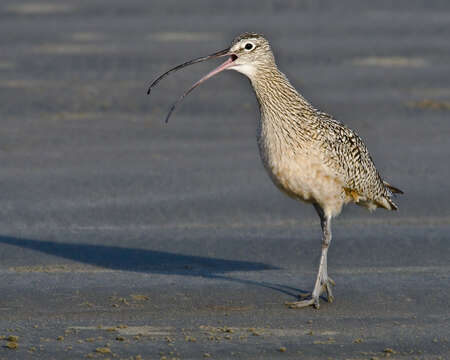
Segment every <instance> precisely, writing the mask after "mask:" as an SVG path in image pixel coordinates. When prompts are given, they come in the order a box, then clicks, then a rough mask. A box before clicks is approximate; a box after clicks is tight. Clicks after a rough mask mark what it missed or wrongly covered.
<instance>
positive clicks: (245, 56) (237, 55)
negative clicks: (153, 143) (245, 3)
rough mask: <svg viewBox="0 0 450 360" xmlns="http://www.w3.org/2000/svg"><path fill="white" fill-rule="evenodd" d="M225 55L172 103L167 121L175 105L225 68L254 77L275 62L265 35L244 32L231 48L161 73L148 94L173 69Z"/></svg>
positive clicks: (148, 92)
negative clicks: (218, 64) (223, 58)
mask: <svg viewBox="0 0 450 360" xmlns="http://www.w3.org/2000/svg"><path fill="white" fill-rule="evenodd" d="M225 56H228V59H227V60H226V61H225V62H224V63H223V64H221V65H220V66H218V67H217V68H215V69H214V70H213V71H211V72H210V73H208V74H207V75H205V76H204V77H202V78H201V79H200V80H199V81H197V82H196V83H195V84H194V85H192V86H191V88H189V90H187V91H186V92H185V93H184V94H183V95H182V96H181V97H180V98H179V99H178V101H177V102H175V104H173V105H172V107H171V109H170V111H169V113H168V115H167V117H166V122H167V121H168V120H169V117H170V115H171V114H172V112H173V110H175V107H176V106H177V105H178V103H180V102H181V101H182V100H183V99H184V97H185V96H187V95H188V94H189V93H190V92H191V91H192V90H194V89H195V88H196V87H197V86H198V85H200V84H201V83H202V82H204V81H206V80H208V79H209V78H211V77H213V76H214V75H216V74H218V73H220V72H222V71H224V70H236V71H238V72H240V73H242V74H244V75H246V76H247V77H248V78H250V79H252V78H253V77H254V76H256V73H257V71H258V69H260V68H261V67H263V66H271V65H274V64H275V60H274V57H273V54H272V50H271V49H270V45H269V42H268V41H267V40H266V39H265V38H264V36H262V35H261V34H256V33H243V34H241V35H239V36H237V37H236V38H235V39H234V40H233V42H232V43H231V46H230V47H229V48H226V49H224V50H221V51H218V52H216V53H214V54H211V55H208V56H203V57H200V58H197V59H193V60H190V61H187V62H185V63H183V64H181V65H178V66H176V67H174V68H172V69H170V70H168V71H166V72H165V73H164V74H162V75H160V76H159V77H157V78H156V79H155V80H154V81H153V82H152V84H151V85H150V87H149V88H148V91H147V94H150V91H151V89H152V88H153V87H154V86H155V85H156V84H158V83H159V82H160V81H161V80H162V79H163V78H164V77H166V76H167V75H168V74H170V73H171V72H173V71H177V70H180V69H182V68H184V67H186V66H189V65H192V64H196V63H199V62H202V61H206V60H209V59H214V58H219V57H225Z"/></svg>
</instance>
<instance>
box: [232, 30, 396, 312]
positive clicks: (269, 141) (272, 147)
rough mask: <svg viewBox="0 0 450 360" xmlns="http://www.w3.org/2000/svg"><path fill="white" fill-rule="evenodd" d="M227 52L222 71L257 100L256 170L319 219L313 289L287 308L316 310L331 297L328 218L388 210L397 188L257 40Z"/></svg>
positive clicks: (243, 40) (243, 38) (251, 37)
mask: <svg viewBox="0 0 450 360" xmlns="http://www.w3.org/2000/svg"><path fill="white" fill-rule="evenodd" d="M247 47H248V48H247ZM229 53H230V54H233V55H234V56H235V57H236V59H235V60H234V61H233V64H234V65H230V69H233V70H236V71H239V72H241V73H243V74H245V75H246V76H247V77H248V78H249V79H250V81H251V83H252V86H253V89H254V91H255V94H256V97H257V99H258V103H259V109H260V119H259V122H258V129H257V140H258V146H259V151H260V154H261V159H262V161H263V164H264V167H265V168H266V170H267V172H268V174H269V176H270V177H271V179H272V181H273V182H274V183H275V185H276V186H277V187H278V188H279V189H280V190H281V191H283V192H284V193H286V194H287V195H289V196H290V197H293V198H296V199H299V200H303V201H306V202H310V203H312V204H313V205H314V207H315V209H316V211H317V213H318V215H319V217H320V223H321V227H322V254H321V257H320V264H319V271H318V273H317V278H316V282H315V285H314V290H313V292H312V293H311V294H310V297H309V298H308V299H303V298H301V299H300V300H299V301H295V302H292V303H288V305H289V306H290V307H292V308H302V307H305V306H310V305H313V306H314V307H316V308H319V306H320V304H319V298H320V295H321V294H322V293H323V292H326V294H327V298H328V301H329V302H332V301H333V299H334V297H333V294H332V290H331V286H332V285H335V283H334V281H333V280H332V279H331V278H330V277H329V276H328V269H327V259H328V247H329V246H330V243H331V219H332V218H333V217H335V216H337V215H339V213H340V212H341V211H342V207H343V205H345V204H347V203H349V202H354V203H356V204H358V205H362V206H365V207H367V208H368V209H369V210H373V209H375V208H377V207H383V208H385V209H388V210H396V209H397V206H396V205H395V204H394V202H393V201H392V199H391V196H392V193H401V191H400V190H398V189H397V188H395V187H393V186H391V185H389V184H388V183H386V182H384V181H383V180H382V179H381V177H380V174H379V173H378V171H377V169H376V168H375V165H374V163H373V161H372V158H371V157H370V154H369V151H368V150H367V147H366V146H365V145H364V142H363V141H362V140H361V138H360V137H359V136H358V135H357V134H356V133H355V132H354V131H352V130H350V129H349V128H348V127H346V126H345V125H344V124H342V123H341V122H339V121H337V120H336V119H334V118H333V117H332V116H330V115H328V114H326V113H323V112H321V111H318V110H317V109H315V108H314V107H313V106H312V105H311V104H310V103H309V102H308V101H306V100H305V98H303V97H302V96H301V95H300V94H299V93H298V92H297V91H296V90H295V88H294V87H293V86H292V85H291V84H290V82H289V80H288V79H287V77H286V76H285V75H284V74H283V73H282V72H280V71H279V70H278V67H277V65H276V63H275V59H274V56H273V53H272V50H271V48H270V45H269V42H268V41H267V40H266V39H265V38H264V37H263V36H262V35H259V34H253V33H245V34H242V35H240V36H238V37H237V38H236V39H234V41H233V42H232V44H231V47H230V49H229Z"/></svg>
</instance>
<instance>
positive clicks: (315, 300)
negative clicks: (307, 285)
mask: <svg viewBox="0 0 450 360" xmlns="http://www.w3.org/2000/svg"><path fill="white" fill-rule="evenodd" d="M302 297H306V296H302ZM309 297H310V298H309V299H304V300H300V301H294V302H286V303H285V304H286V305H287V306H288V307H289V308H290V309H300V308H304V307H307V306H311V305H312V306H314V307H315V308H316V309H319V308H320V303H319V297H318V296H317V297H313V296H312V295H311V294H310V295H309Z"/></svg>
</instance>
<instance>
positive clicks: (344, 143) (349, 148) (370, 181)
mask: <svg viewBox="0 0 450 360" xmlns="http://www.w3.org/2000/svg"><path fill="white" fill-rule="evenodd" d="M318 114H319V116H320V118H321V121H322V124H323V125H324V127H325V128H326V130H325V131H324V132H323V137H324V138H323V139H322V141H323V142H322V146H323V147H325V148H326V149H323V150H325V151H326V152H327V153H328V155H331V156H330V159H329V162H328V165H329V166H330V167H332V168H334V169H335V170H336V171H337V172H338V173H339V174H340V175H341V176H343V178H344V179H345V182H346V188H347V190H349V191H351V192H356V193H357V194H358V195H360V196H362V197H365V198H366V199H367V200H371V201H373V202H375V203H376V204H377V205H378V206H383V207H386V206H385V205H384V203H385V201H386V200H387V201H388V203H389V205H391V207H392V208H396V206H395V204H393V203H392V201H391V200H390V196H391V192H390V191H389V190H388V189H387V188H386V186H385V185H384V183H383V180H382V179H381V177H380V174H379V173H378V171H377V169H376V168H375V165H374V163H373V160H372V158H371V156H370V154H369V151H368V150H367V147H366V145H365V144H364V142H363V141H362V140H361V138H360V137H359V136H358V135H357V134H356V133H355V132H353V131H352V130H350V129H349V128H348V127H346V126H345V125H344V124H342V123H341V122H339V121H337V120H335V119H333V118H332V117H331V116H330V115H328V114H325V113H321V112H318ZM384 199H385V200H384Z"/></svg>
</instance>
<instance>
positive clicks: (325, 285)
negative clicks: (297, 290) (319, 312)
mask: <svg viewBox="0 0 450 360" xmlns="http://www.w3.org/2000/svg"><path fill="white" fill-rule="evenodd" d="M335 285H336V283H335V282H334V280H333V279H332V278H330V277H328V276H327V278H326V279H321V281H320V285H319V287H318V288H317V289H316V288H315V289H314V291H313V293H312V294H311V293H307V294H300V295H299V298H300V300H299V301H294V302H286V303H285V304H286V305H287V306H288V307H289V308H291V309H299V308H303V307H307V306H311V305H312V306H314V307H315V308H316V309H319V308H320V302H319V300H320V295H321V294H322V293H323V292H326V293H327V300H328V302H329V303H332V302H333V301H334V296H333V292H332V291H331V286H335Z"/></svg>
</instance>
